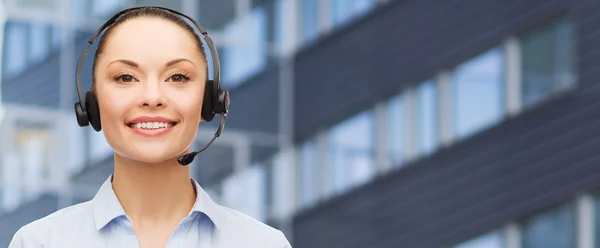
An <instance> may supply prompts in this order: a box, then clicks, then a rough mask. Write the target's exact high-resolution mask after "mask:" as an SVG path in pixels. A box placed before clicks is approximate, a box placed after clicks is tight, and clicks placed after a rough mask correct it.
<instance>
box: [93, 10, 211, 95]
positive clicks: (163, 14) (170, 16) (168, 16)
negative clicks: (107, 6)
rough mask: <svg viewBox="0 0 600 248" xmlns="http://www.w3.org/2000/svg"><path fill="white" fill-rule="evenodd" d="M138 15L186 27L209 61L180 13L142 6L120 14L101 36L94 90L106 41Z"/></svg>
mask: <svg viewBox="0 0 600 248" xmlns="http://www.w3.org/2000/svg"><path fill="white" fill-rule="evenodd" d="M138 17H156V18H160V19H163V20H167V21H171V22H173V23H175V24H177V25H178V26H179V27H181V28H183V29H185V30H186V31H187V32H188V33H189V34H190V35H191V36H192V38H193V39H194V41H195V43H196V44H197V45H198V48H199V50H200V54H201V55H202V59H203V60H204V62H205V63H208V61H207V59H206V52H205V51H204V45H203V44H202V41H201V40H200V38H199V37H198V35H197V34H196V31H194V28H192V26H190V25H189V24H188V23H187V22H186V21H185V20H184V19H183V18H182V17H180V16H179V15H177V14H174V13H172V12H169V11H167V10H164V9H160V8H154V7H144V8H140V9H136V10H131V11H129V12H127V13H125V14H123V15H122V16H119V17H118V18H117V19H116V20H115V22H114V23H113V24H112V25H110V26H109V27H108V28H106V30H105V31H104V34H103V35H102V36H101V37H100V41H99V42H98V49H97V50H96V54H95V55H94V61H93V64H92V91H95V90H96V63H97V61H98V58H99V57H100V56H101V55H102V53H103V52H104V48H105V46H106V42H107V40H108V39H109V38H110V35H111V34H112V31H113V29H114V28H115V27H117V26H119V25H121V24H123V23H124V22H125V21H127V20H131V19H135V18H138ZM207 65H208V64H207ZM206 76H207V77H208V66H207V67H206Z"/></svg>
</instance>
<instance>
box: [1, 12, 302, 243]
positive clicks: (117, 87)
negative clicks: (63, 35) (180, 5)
mask: <svg viewBox="0 0 600 248" xmlns="http://www.w3.org/2000/svg"><path fill="white" fill-rule="evenodd" d="M207 68H208V66H207V58H206V55H205V53H204V49H203V46H202V42H201V41H200V39H199V37H198V36H197V35H196V33H195V32H194V30H193V29H192V28H191V27H190V26H189V25H188V24H187V23H186V22H185V21H183V19H181V17H180V16H178V15H176V14H174V13H172V12H170V11H167V10H165V9H161V8H153V7H144V8H136V9H134V10H129V11H127V12H126V13H125V14H123V15H121V16H119V17H118V18H117V19H116V20H114V24H113V25H111V26H110V27H108V28H107V29H106V30H105V33H104V35H103V36H102V37H101V39H100V41H99V43H98V49H97V52H96V55H95V57H94V64H93V86H92V91H91V92H92V93H93V94H94V95H95V97H96V99H97V104H98V108H99V110H101V111H99V112H100V118H99V119H100V120H99V123H98V124H99V125H101V127H102V129H103V130H104V135H105V137H106V140H107V142H108V144H109V145H110V146H111V147H112V148H113V149H114V160H115V163H114V174H113V175H112V176H111V177H109V178H108V179H107V180H106V182H105V183H104V184H103V185H102V186H101V188H100V190H99V191H98V193H97V194H96V196H95V197H94V198H93V199H92V200H90V201H88V202H84V203H81V204H77V205H74V206H71V207H67V208H64V209H61V210H59V211H57V212H55V213H53V214H50V215H49V216H46V217H44V218H42V219H40V220H37V221H34V222H32V223H30V224H28V225H26V226H24V227H22V228H21V229H19V231H18V232H17V233H16V234H15V236H14V238H13V240H12V242H11V244H10V246H9V247H11V248H17V247H28V248H34V247H44V248H53V247H56V248H58V247H60V248H69V247H142V248H148V247H219V248H220V247H235V248H237V247H257V248H258V247H260V248H265V247H291V246H290V244H289V242H288V241H287V239H286V238H285V236H284V235H283V233H282V232H281V231H279V230H276V229H273V228H271V227H269V226H267V225H265V224H263V223H260V222H258V221H256V220H254V219H252V218H250V217H248V216H246V215H244V214H241V213H239V212H237V211H234V210H232V209H228V208H226V207H224V206H220V205H218V204H217V203H215V202H213V201H212V200H211V199H210V198H209V196H208V195H207V194H206V193H205V191H203V190H202V188H201V187H200V186H199V185H198V184H197V182H196V181H195V180H193V179H191V178H190V171H189V167H188V166H182V165H181V164H180V162H178V160H177V159H178V158H179V157H181V156H182V155H185V154H188V153H189V148H190V145H191V143H192V141H193V139H194V137H195V136H196V133H197V128H198V124H199V123H200V122H201V121H203V116H204V114H201V113H203V111H202V108H203V104H204V102H203V98H204V97H205V95H204V92H205V90H206V89H205V87H206V83H207V77H208V70H207ZM88 108H89V107H88ZM90 122H92V121H90ZM94 128H96V126H94Z"/></svg>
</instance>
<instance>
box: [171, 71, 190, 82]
mask: <svg viewBox="0 0 600 248" xmlns="http://www.w3.org/2000/svg"><path fill="white" fill-rule="evenodd" d="M168 81H171V82H174V83H181V82H187V81H190V78H189V77H188V76H186V75H184V74H181V73H177V74H174V75H173V76H171V77H170V78H169V80H168Z"/></svg>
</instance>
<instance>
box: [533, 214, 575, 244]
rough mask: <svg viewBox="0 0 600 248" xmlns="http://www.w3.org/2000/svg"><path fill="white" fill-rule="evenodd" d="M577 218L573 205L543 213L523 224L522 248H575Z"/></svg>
mask: <svg viewBox="0 0 600 248" xmlns="http://www.w3.org/2000/svg"><path fill="white" fill-rule="evenodd" d="M574 218H575V216H574V208H573V206H571V205H565V206H561V207H559V208H557V209H553V210H551V211H547V212H544V213H541V214H539V215H536V216H533V217H531V218H530V219H527V220H525V221H524V222H523V223H522V248H574V247H575V244H576V242H575V236H574V233H575V219H574Z"/></svg>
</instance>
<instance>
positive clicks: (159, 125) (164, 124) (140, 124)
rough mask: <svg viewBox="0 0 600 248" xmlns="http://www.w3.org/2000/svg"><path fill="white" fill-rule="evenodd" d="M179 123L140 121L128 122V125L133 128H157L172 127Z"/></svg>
mask: <svg viewBox="0 0 600 248" xmlns="http://www.w3.org/2000/svg"><path fill="white" fill-rule="evenodd" d="M175 125H177V122H138V123H128V124H127V126H128V127H130V128H132V129H144V130H156V129H165V128H172V127H174V126H175Z"/></svg>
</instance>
